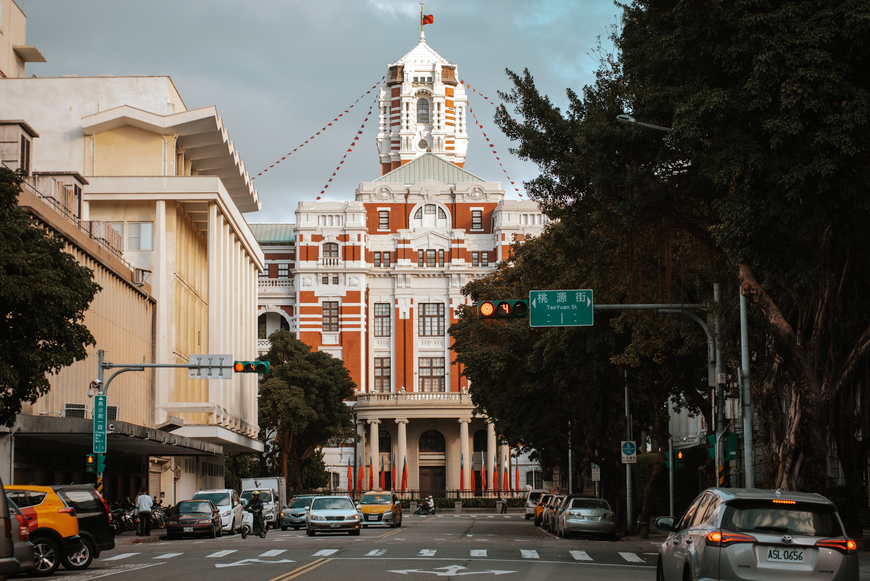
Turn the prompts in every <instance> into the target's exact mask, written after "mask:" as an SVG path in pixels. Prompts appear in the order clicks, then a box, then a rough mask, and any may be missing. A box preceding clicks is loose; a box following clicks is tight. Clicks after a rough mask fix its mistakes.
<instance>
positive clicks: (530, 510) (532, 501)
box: [526, 490, 545, 520]
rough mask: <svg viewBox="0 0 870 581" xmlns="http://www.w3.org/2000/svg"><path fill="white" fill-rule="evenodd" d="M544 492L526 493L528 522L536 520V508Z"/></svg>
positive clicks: (531, 491)
mask: <svg viewBox="0 0 870 581" xmlns="http://www.w3.org/2000/svg"><path fill="white" fill-rule="evenodd" d="M544 492H545V491H543V490H529V491H527V492H526V520H529V519H530V518H535V506H536V505H537V504H538V501H539V500H541V496H543V494H544Z"/></svg>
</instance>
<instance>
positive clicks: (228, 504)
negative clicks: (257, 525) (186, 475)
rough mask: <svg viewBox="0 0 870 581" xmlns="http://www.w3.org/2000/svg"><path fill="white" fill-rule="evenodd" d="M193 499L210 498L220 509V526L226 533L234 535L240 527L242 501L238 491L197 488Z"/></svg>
mask: <svg viewBox="0 0 870 581" xmlns="http://www.w3.org/2000/svg"><path fill="white" fill-rule="evenodd" d="M193 499H194V500H210V501H211V502H212V504H214V505H215V506H216V507H218V510H220V511H221V528H222V530H223V531H225V532H226V533H227V534H230V535H234V534H236V531H238V530H241V528H242V509H243V507H242V503H241V501H240V500H239V495H238V493H237V492H236V491H235V490H233V489H232V488H218V489H213V490H199V491H197V492H196V493H194V495H193Z"/></svg>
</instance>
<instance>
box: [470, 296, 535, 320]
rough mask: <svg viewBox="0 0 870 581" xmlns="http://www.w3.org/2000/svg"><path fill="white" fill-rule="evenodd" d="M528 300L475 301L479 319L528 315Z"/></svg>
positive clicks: (512, 317) (516, 317)
mask: <svg viewBox="0 0 870 581" xmlns="http://www.w3.org/2000/svg"><path fill="white" fill-rule="evenodd" d="M528 314H529V301H527V300H516V301H515V300H507V301H481V302H479V303H477V317H478V318H479V319H520V318H523V317H526V316H528Z"/></svg>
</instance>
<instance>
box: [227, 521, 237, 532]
mask: <svg viewBox="0 0 870 581" xmlns="http://www.w3.org/2000/svg"><path fill="white" fill-rule="evenodd" d="M227 534H228V535H234V534H236V530H235V529H234V528H233V521H230V530H228V531H227Z"/></svg>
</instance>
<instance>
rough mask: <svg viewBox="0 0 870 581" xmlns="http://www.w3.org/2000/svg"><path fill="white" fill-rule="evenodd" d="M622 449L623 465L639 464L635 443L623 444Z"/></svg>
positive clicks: (627, 442) (625, 442)
mask: <svg viewBox="0 0 870 581" xmlns="http://www.w3.org/2000/svg"><path fill="white" fill-rule="evenodd" d="M621 449H622V463H623V464H637V446H635V445H634V442H629V441H624V442H622V448H621Z"/></svg>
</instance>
